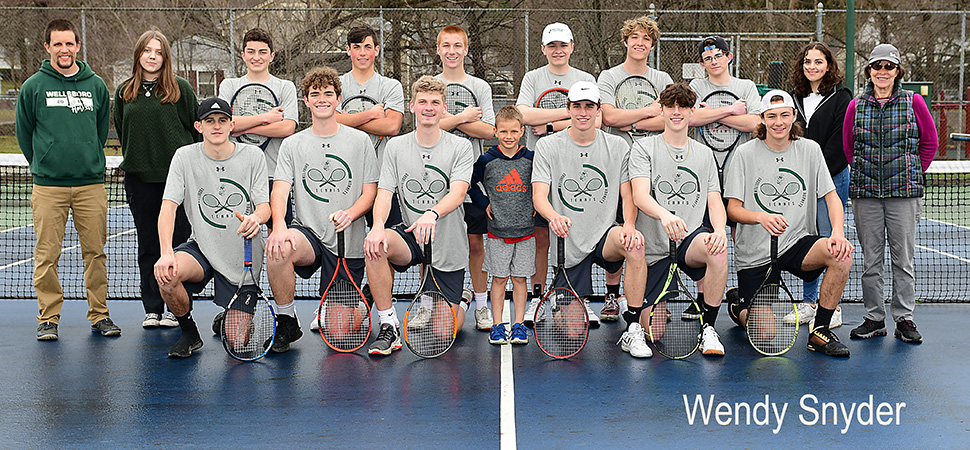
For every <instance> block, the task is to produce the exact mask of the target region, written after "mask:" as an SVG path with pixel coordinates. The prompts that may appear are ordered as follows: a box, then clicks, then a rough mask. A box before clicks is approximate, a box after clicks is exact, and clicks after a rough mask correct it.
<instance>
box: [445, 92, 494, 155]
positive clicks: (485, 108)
mask: <svg viewBox="0 0 970 450" xmlns="http://www.w3.org/2000/svg"><path fill="white" fill-rule="evenodd" d="M434 77H435V78H437V79H439V80H441V81H445V79H444V77H443V74H440V73H439V74H438V75H435V76H434ZM445 83H448V82H447V81H445ZM459 84H461V85H463V86H465V87H467V88H468V90H470V91H472V95H474V96H475V100H478V106H479V107H481V108H482V118H481V121H482V122H485V123H487V124H489V125H491V126H495V109H494V108H493V107H492V87H491V86H489V85H488V82H486V81H485V80H483V79H481V78H476V77H473V76H471V75H468V78H466V79H465V82H464V83H459ZM468 140H469V141H471V143H472V156H474V157H475V159H476V160H477V159H478V157H479V156H481V155H482V154H483V153H485V141H484V140H482V139H478V138H469V139H468Z"/></svg>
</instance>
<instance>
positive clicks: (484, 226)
mask: <svg viewBox="0 0 970 450" xmlns="http://www.w3.org/2000/svg"><path fill="white" fill-rule="evenodd" d="M462 206H463V207H464V208H465V225H466V227H467V229H468V231H467V232H466V233H468V234H485V233H488V215H487V214H485V210H484V209H482V208H479V207H478V206H475V204H474V203H462Z"/></svg>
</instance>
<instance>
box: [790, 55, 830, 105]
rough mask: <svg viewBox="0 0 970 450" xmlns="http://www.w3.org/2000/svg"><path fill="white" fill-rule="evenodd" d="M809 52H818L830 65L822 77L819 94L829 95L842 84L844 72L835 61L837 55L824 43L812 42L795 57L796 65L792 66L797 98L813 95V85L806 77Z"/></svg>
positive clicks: (792, 82)
mask: <svg viewBox="0 0 970 450" xmlns="http://www.w3.org/2000/svg"><path fill="white" fill-rule="evenodd" d="M809 50H818V51H820V52H822V54H823V55H825V62H826V63H827V65H828V68H827V69H826V72H825V75H822V79H821V80H820V81H819V84H818V93H819V94H820V95H823V96H824V95H828V94H829V93H830V92H832V89H834V88H835V86H837V85H838V84H839V83H841V82H842V80H843V77H842V71H840V70H839V63H838V61H836V60H835V55H834V54H832V49H830V48H829V46H828V45H825V43H823V42H812V43H810V44H808V45H806V46H804V47H802V49H801V51H799V52H798V56H796V57H795V64H793V65H792V66H793V67H792V73H791V84H792V86H793V87H794V88H795V96H796V97H801V98H805V97H808V95H809V94H811V93H812V85H811V84H810V83H809V81H808V78H806V77H805V68H804V67H805V56H806V55H808V51H809Z"/></svg>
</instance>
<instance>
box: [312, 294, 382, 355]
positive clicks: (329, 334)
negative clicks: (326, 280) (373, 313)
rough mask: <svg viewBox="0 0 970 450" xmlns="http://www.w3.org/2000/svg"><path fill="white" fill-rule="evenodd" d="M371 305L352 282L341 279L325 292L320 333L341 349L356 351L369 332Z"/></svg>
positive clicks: (329, 343)
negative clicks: (368, 304) (369, 306)
mask: <svg viewBox="0 0 970 450" xmlns="http://www.w3.org/2000/svg"><path fill="white" fill-rule="evenodd" d="M368 310H369V308H368V307H367V304H366V303H365V302H364V300H363V298H361V294H360V291H358V290H357V287H356V286H354V285H353V284H352V283H351V282H349V281H347V280H342V279H338V280H336V281H334V284H333V285H332V286H330V288H329V289H328V290H327V293H326V295H325V296H324V307H323V308H321V317H320V319H321V322H322V325H323V326H321V327H320V333H321V335H322V337H323V340H324V341H326V343H327V344H328V345H329V346H330V347H331V348H333V349H335V350H338V351H354V350H357V349H358V348H360V347H361V346H363V345H364V343H365V342H367V338H368V337H369V336H370V329H371V324H370V314H368V312H369V311H368Z"/></svg>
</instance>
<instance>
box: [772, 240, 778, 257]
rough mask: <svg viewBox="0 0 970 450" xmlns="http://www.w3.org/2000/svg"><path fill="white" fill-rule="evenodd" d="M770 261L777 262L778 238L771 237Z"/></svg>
mask: <svg viewBox="0 0 970 450" xmlns="http://www.w3.org/2000/svg"><path fill="white" fill-rule="evenodd" d="M771 260H772V261H777V260H778V236H771Z"/></svg>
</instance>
